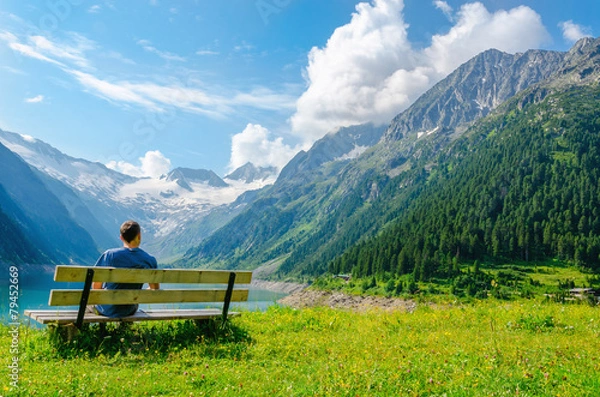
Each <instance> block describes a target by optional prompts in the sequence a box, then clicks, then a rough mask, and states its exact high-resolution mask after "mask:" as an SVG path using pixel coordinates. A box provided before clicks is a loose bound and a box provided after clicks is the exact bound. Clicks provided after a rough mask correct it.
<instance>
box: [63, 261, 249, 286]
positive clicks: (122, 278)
mask: <svg viewBox="0 0 600 397" xmlns="http://www.w3.org/2000/svg"><path fill="white" fill-rule="evenodd" d="M89 268H90V266H65V265H59V266H56V269H55V272H54V281H60V282H83V281H85V275H86V272H87V269H89ZM93 269H94V281H99V282H111V283H140V282H144V283H169V284H173V283H185V284H196V283H204V284H227V281H228V280H229V274H230V273H231V272H230V271H224V270H191V269H123V268H114V267H93ZM235 274H236V278H235V283H236V284H250V282H251V281H252V272H250V271H237V270H236V271H235Z"/></svg>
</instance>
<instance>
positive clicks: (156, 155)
mask: <svg viewBox="0 0 600 397" xmlns="http://www.w3.org/2000/svg"><path fill="white" fill-rule="evenodd" d="M139 162H140V164H139V165H134V164H131V163H128V162H126V161H110V162H109V163H107V164H106V166H107V167H108V168H110V169H112V170H115V171H118V172H121V173H123V174H127V175H131V176H135V177H151V178H158V177H160V176H161V175H164V174H166V173H168V172H169V171H170V170H171V160H169V159H168V158H166V157H165V156H164V155H163V154H162V153H161V152H160V151H158V150H154V151H148V152H146V154H145V155H144V157H140V158H139Z"/></svg>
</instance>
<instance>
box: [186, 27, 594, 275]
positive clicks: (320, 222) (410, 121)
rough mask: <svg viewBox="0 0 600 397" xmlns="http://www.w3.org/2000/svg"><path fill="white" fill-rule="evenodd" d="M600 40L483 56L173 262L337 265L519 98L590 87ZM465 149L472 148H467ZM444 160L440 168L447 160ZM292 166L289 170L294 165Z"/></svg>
mask: <svg viewBox="0 0 600 397" xmlns="http://www.w3.org/2000/svg"><path fill="white" fill-rule="evenodd" d="M599 48H600V41H599V40H598V39H596V40H593V39H582V40H580V41H579V42H578V43H576V45H575V46H574V47H573V48H572V49H571V50H570V51H569V52H566V53H562V52H554V51H541V50H531V51H527V52H525V53H523V54H514V55H511V54H505V53H502V52H499V51H496V50H488V51H486V52H484V53H482V54H480V55H478V56H476V57H475V58H473V59H471V60H470V61H468V62H466V63H465V64H463V65H462V66H460V67H459V68H458V69H457V70H456V71H454V72H453V73H451V74H450V75H449V76H448V77H447V78H446V79H444V80H442V81H440V82H439V83H438V84H436V85H435V86H434V87H432V88H431V89H430V90H429V91H428V92H426V93H425V94H424V95H423V96H421V97H420V98H419V99H418V100H417V101H416V102H415V103H414V104H413V105H412V106H411V107H409V108H408V109H407V110H406V111H404V112H402V113H400V114H399V115H398V116H397V117H395V118H394V120H392V122H391V124H390V125H389V126H388V127H387V129H386V130H385V132H384V134H383V136H382V137H381V139H380V140H379V142H378V143H377V144H375V145H374V146H372V147H371V148H369V149H368V150H366V151H364V153H362V154H361V155H360V156H359V157H357V158H356V159H354V160H351V161H348V162H346V163H340V162H338V163H331V164H330V163H324V164H322V165H321V166H320V167H319V168H315V169H307V170H306V171H302V172H299V173H290V174H289V175H291V176H290V177H288V175H287V174H285V173H284V172H282V175H280V177H279V178H278V180H277V181H276V183H275V184H274V185H273V186H270V187H267V188H265V189H263V190H262V191H261V192H260V194H259V195H258V197H257V200H256V201H255V202H254V203H253V204H252V205H251V206H249V207H248V208H247V209H246V210H245V211H244V212H243V213H242V214H240V215H238V217H236V218H234V219H233V220H232V221H231V222H230V223H229V224H228V225H226V226H225V227H223V228H221V229H220V230H218V231H217V232H215V233H214V234H213V235H211V236H210V237H209V238H207V239H205V240H204V241H203V242H202V243H201V244H200V245H199V246H198V247H197V248H195V249H192V250H190V251H188V253H187V254H186V256H185V257H184V259H183V260H182V261H180V262H179V263H180V264H181V265H184V264H190V263H191V264H192V265H194V266H198V265H199V266H217V267H223V266H231V267H247V268H254V267H256V266H260V265H262V264H265V263H279V264H280V266H279V275H280V276H281V277H286V276H288V275H293V276H303V275H309V276H314V275H318V274H321V273H322V272H324V271H326V270H327V267H328V264H329V263H330V262H331V261H332V260H333V259H334V258H336V257H339V256H340V255H341V254H343V253H344V252H346V251H347V250H349V249H351V248H352V247H354V246H355V244H357V243H362V242H363V241H365V240H368V239H369V238H371V237H372V236H375V235H377V234H378V233H380V232H381V231H382V230H385V229H386V228H388V227H391V225H393V224H394V222H395V221H397V220H398V219H399V217H401V216H402V214H404V213H405V212H406V211H407V209H408V208H410V205H411V204H412V203H413V202H418V201H419V200H420V197H421V195H422V194H423V193H424V192H426V191H427V189H428V181H430V180H431V178H432V175H435V174H436V173H437V172H439V171H438V170H439V168H443V167H447V166H448V164H440V163H439V161H440V158H439V157H438V156H439V155H440V154H441V153H444V152H445V151H446V150H449V148H452V147H454V145H456V144H457V142H460V141H461V138H463V137H464V136H465V135H464V134H465V133H466V132H467V131H468V130H469V128H474V127H475V126H476V125H477V123H480V122H483V120H486V119H487V117H491V116H493V114H495V113H496V112H499V113H504V112H508V113H509V114H510V112H512V111H513V109H507V108H505V107H503V104H506V102H507V100H509V99H511V98H515V95H520V96H519V102H518V103H517V104H516V105H514V106H517V108H519V107H520V108H522V107H523V106H526V105H527V104H528V103H537V102H539V101H542V100H543V99H544V98H546V97H547V95H549V93H551V92H556V91H562V90H567V89H569V87H572V86H574V85H589V84H592V85H593V84H597V82H598V75H599V73H598V67H599V66H598V65H599V61H598V53H599V52H600V50H599ZM469 150H472V149H471V148H470V149H469ZM446 161H447V160H446ZM293 163H294V160H292V162H291V163H290V165H291V164H293Z"/></svg>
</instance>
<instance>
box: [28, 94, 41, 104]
mask: <svg viewBox="0 0 600 397" xmlns="http://www.w3.org/2000/svg"><path fill="white" fill-rule="evenodd" d="M43 100H44V96H43V95H37V96H34V97H32V98H25V102H27V103H40V102H42V101H43Z"/></svg>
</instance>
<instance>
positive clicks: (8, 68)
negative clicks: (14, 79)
mask: <svg viewBox="0 0 600 397" xmlns="http://www.w3.org/2000/svg"><path fill="white" fill-rule="evenodd" d="M2 69H4V70H6V71H7V72H10V73H12V74H18V75H21V76H26V75H27V73H25V72H24V71H22V70H21V69H16V68H13V67H10V66H6V65H5V66H2Z"/></svg>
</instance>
